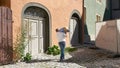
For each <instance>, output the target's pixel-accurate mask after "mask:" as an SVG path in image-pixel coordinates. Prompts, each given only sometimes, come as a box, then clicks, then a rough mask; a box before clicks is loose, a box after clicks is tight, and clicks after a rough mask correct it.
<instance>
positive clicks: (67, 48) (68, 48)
mask: <svg viewBox="0 0 120 68" xmlns="http://www.w3.org/2000/svg"><path fill="white" fill-rule="evenodd" d="M76 50H77V48H72V47H66V48H65V52H73V51H76Z"/></svg>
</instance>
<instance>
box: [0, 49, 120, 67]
mask: <svg viewBox="0 0 120 68" xmlns="http://www.w3.org/2000/svg"><path fill="white" fill-rule="evenodd" d="M112 55H114V54H113V53H110V52H107V51H105V50H101V49H93V48H88V47H84V48H79V49H78V50H77V51H75V52H72V53H66V55H65V60H64V61H63V62H59V55H57V56H52V55H46V54H41V55H40V56H39V57H37V58H38V60H33V61H32V62H30V63H25V62H18V63H15V64H8V65H3V66H0V68H120V58H119V57H118V58H113V57H112Z"/></svg>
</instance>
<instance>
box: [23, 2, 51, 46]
mask: <svg viewBox="0 0 120 68" xmlns="http://www.w3.org/2000/svg"><path fill="white" fill-rule="evenodd" d="M31 6H36V7H39V8H42V9H43V10H45V11H46V12H47V14H48V24H49V29H48V31H49V43H48V44H49V45H47V46H46V47H49V46H51V45H52V30H51V28H52V24H51V14H50V11H49V10H48V9H47V8H46V7H45V6H44V5H42V4H40V3H35V2H30V3H27V4H26V5H24V7H23V8H22V13H21V27H22V26H23V21H24V11H25V10H26V9H27V8H28V7H31ZM21 30H22V29H21Z"/></svg>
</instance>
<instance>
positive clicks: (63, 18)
mask: <svg viewBox="0 0 120 68" xmlns="http://www.w3.org/2000/svg"><path fill="white" fill-rule="evenodd" d="M30 2H35V3H39V4H41V5H43V6H45V7H46V8H47V9H48V10H49V12H50V14H51V28H50V29H51V38H52V39H51V41H52V42H51V43H52V45H53V44H57V39H56V32H55V29H56V28H59V27H62V26H66V27H68V26H69V19H70V17H71V13H72V11H73V10H77V11H79V13H80V16H82V13H83V11H82V6H83V0H11V9H12V13H13V21H14V22H13V38H14V41H15V39H16V35H17V33H18V32H20V27H21V21H22V20H21V17H22V16H21V13H22V9H23V7H24V6H25V5H26V4H27V3H30ZM68 40H69V36H68V38H67V45H69V41H68Z"/></svg>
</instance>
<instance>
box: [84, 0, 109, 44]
mask: <svg viewBox="0 0 120 68" xmlns="http://www.w3.org/2000/svg"><path fill="white" fill-rule="evenodd" d="M106 8H107V7H106V0H84V17H85V18H84V23H85V24H84V33H85V35H84V43H88V42H90V41H95V27H96V26H95V24H96V22H98V21H104V20H107V19H109V17H110V16H109V11H107V10H108V9H106Z"/></svg>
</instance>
